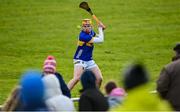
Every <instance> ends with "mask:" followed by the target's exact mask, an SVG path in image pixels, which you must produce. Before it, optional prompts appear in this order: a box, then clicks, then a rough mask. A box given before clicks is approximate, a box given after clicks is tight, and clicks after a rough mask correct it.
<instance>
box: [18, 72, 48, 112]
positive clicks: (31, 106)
mask: <svg viewBox="0 0 180 112" xmlns="http://www.w3.org/2000/svg"><path fill="white" fill-rule="evenodd" d="M20 85H21V93H20V98H21V101H22V103H23V107H22V110H21V111H47V110H48V109H47V107H46V104H45V101H44V84H43V82H42V78H41V73H40V72H37V71H28V72H26V73H25V75H23V77H22V78H21V81H20Z"/></svg>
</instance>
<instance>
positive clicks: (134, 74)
mask: <svg viewBox="0 0 180 112" xmlns="http://www.w3.org/2000/svg"><path fill="white" fill-rule="evenodd" d="M148 81H149V75H148V73H147V72H146V70H145V68H144V66H143V65H141V64H134V65H132V66H131V67H129V68H128V69H127V71H126V72H125V74H124V77H123V84H124V87H125V90H126V91H127V92H128V96H127V97H126V98H125V100H124V102H123V105H120V106H118V108H117V109H116V111H120V110H121V111H132V110H133V111H147V110H150V111H169V110H170V107H169V105H168V104H167V102H165V101H162V100H160V98H158V96H156V94H150V93H149V88H148V87H149V85H148Z"/></svg>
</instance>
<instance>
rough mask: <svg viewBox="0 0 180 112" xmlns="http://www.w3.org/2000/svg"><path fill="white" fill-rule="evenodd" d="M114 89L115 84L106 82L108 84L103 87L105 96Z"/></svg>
mask: <svg viewBox="0 0 180 112" xmlns="http://www.w3.org/2000/svg"><path fill="white" fill-rule="evenodd" d="M116 87H117V86H116V83H115V82H113V81H110V82H108V83H107V84H106V85H105V90H106V93H107V94H110V93H111V91H112V90H113V89H114V88H116Z"/></svg>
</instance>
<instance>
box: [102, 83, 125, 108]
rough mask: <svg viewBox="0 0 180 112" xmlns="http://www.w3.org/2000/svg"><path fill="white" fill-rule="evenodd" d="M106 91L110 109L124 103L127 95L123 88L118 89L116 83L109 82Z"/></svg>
mask: <svg viewBox="0 0 180 112" xmlns="http://www.w3.org/2000/svg"><path fill="white" fill-rule="evenodd" d="M105 90H106V94H107V98H108V103H109V106H110V108H113V107H115V106H117V105H119V104H121V103H122V102H123V100H124V97H125V94H126V93H125V90H124V89H123V88H119V87H117V85H116V83H115V82H113V81H110V82H108V83H107V84H106V85H105Z"/></svg>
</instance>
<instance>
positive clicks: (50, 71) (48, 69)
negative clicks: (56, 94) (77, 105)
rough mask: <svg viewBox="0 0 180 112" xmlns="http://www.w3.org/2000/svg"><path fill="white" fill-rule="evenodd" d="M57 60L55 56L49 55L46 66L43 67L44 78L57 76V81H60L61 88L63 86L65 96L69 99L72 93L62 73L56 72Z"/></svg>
mask: <svg viewBox="0 0 180 112" xmlns="http://www.w3.org/2000/svg"><path fill="white" fill-rule="evenodd" d="M56 66H57V64H56V60H55V58H54V56H51V55H49V56H48V57H47V58H46V60H45V61H44V65H43V76H45V75H55V76H56V77H57V79H58V80H59V83H60V86H61V88H60V89H61V90H62V93H63V95H65V96H67V97H69V98H70V97H71V93H70V90H69V89H68V87H67V85H66V83H65V81H64V79H63V77H62V75H61V74H60V73H58V72H57V71H56Z"/></svg>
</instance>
